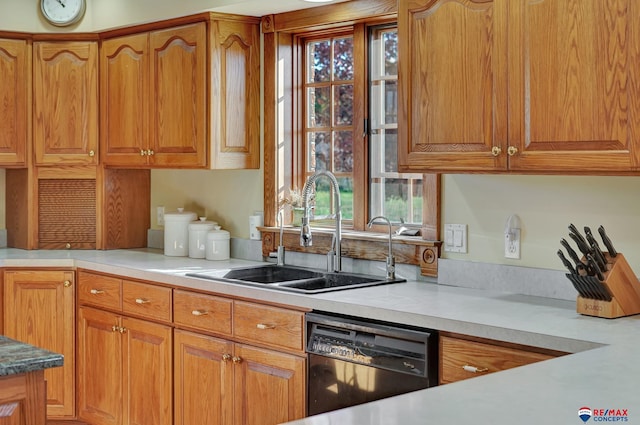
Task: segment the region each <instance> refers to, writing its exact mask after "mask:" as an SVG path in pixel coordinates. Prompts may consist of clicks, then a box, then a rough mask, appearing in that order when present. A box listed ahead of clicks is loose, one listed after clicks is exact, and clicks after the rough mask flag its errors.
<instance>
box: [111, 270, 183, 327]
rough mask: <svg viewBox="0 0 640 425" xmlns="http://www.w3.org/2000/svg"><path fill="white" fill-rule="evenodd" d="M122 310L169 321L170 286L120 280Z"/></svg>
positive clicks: (156, 319) (126, 312)
mask: <svg viewBox="0 0 640 425" xmlns="http://www.w3.org/2000/svg"><path fill="white" fill-rule="evenodd" d="M122 311H123V312H124V313H125V314H133V315H136V316H142V317H147V318H149V319H153V320H155V321H161V322H170V321H171V288H165V287H162V286H155V285H148V284H146V283H139V282H131V281H128V280H124V281H122Z"/></svg>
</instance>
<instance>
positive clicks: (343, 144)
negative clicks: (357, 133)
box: [333, 131, 353, 173]
mask: <svg viewBox="0 0 640 425" xmlns="http://www.w3.org/2000/svg"><path fill="white" fill-rule="evenodd" d="M333 154H334V157H333V171H336V172H343V173H350V172H352V171H353V132H352V131H336V132H335V146H334V153H333Z"/></svg>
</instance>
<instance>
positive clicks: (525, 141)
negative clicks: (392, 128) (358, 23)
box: [398, 0, 640, 174]
mask: <svg viewBox="0 0 640 425" xmlns="http://www.w3.org/2000/svg"><path fill="white" fill-rule="evenodd" d="M637 8H638V6H637V5H636V4H635V3H634V2H632V1H630V0H614V1H612V2H579V3H573V2H566V1H562V0H546V1H541V2H525V1H508V0H493V1H486V2H466V1H459V0H454V1H446V0H437V1H432V0H400V2H399V6H398V40H399V45H398V47H399V50H398V56H399V58H400V60H399V64H398V72H399V80H398V83H399V102H398V108H399V115H400V118H399V121H403V120H404V121H406V126H399V128H398V135H399V151H398V159H399V163H400V164H399V168H400V169H401V170H402V171H412V172H417V171H452V172H457V171H492V172H493V171H519V172H527V173H557V174H563V173H564V174H571V173H580V174H584V173H590V172H592V173H610V174H619V173H629V172H633V171H637V170H638V168H639V167H640V152H639V150H638V149H637V148H636V147H635V142H634V141H635V140H636V139H637V137H636V136H637V134H638V133H639V131H640V119H639V112H640V109H639V103H638V100H637V99H638V98H639V97H640V96H639V95H640V93H639V90H640V88H639V87H640V85H639V84H638V81H637V79H638V78H639V77H638V75H640V73H639V72H638V71H640V70H639V69H638V67H639V66H640V64H639V63H638V61H637V60H635V56H636V52H637V51H638V47H639V46H638V44H639V43H640V41H638V40H640V37H638V35H639V34H638V29H637V22H636V21H635V20H634V19H633V18H632V17H633V16H636V15H637V13H638V10H636V9H637ZM603 16H608V17H610V18H608V19H603ZM542 27H544V28H545V30H544V31H540V28H542ZM451 28H455V29H456V30H455V31H451Z"/></svg>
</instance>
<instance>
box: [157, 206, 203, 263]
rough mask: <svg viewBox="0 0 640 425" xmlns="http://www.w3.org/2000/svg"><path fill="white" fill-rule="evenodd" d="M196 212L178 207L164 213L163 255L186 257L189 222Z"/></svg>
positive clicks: (192, 219) (187, 252) (193, 218)
mask: <svg viewBox="0 0 640 425" xmlns="http://www.w3.org/2000/svg"><path fill="white" fill-rule="evenodd" d="M196 218H197V216H196V213H194V212H189V211H185V210H184V208H178V211H177V212H171V213H165V215H164V255H168V256H172V257H186V256H187V255H188V254H189V223H191V222H192V221H194V220H195V219H196Z"/></svg>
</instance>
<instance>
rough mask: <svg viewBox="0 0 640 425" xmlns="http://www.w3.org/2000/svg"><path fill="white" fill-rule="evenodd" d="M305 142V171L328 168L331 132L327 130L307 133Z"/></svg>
mask: <svg viewBox="0 0 640 425" xmlns="http://www.w3.org/2000/svg"><path fill="white" fill-rule="evenodd" d="M307 143H308V146H307V152H309V159H308V165H307V172H314V171H324V170H327V169H330V167H331V162H330V161H331V133H329V132H327V131H318V132H312V133H309V135H308V141H307Z"/></svg>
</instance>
